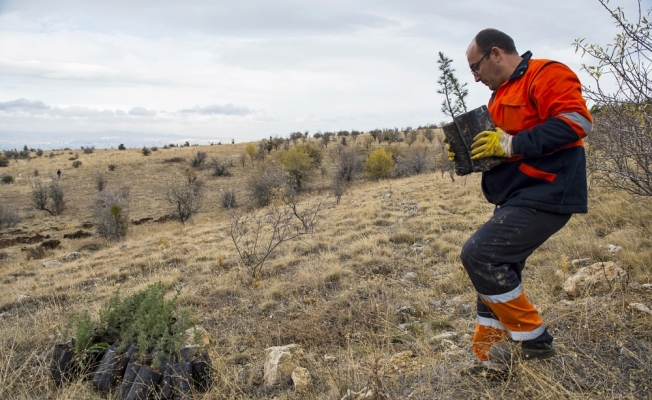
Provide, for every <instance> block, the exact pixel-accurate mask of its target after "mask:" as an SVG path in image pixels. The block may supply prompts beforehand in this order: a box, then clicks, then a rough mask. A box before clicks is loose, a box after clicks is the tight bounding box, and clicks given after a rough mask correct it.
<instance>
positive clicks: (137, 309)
mask: <svg viewBox="0 0 652 400" xmlns="http://www.w3.org/2000/svg"><path fill="white" fill-rule="evenodd" d="M165 293H166V290H165V288H164V287H163V286H162V285H161V284H160V283H158V284H154V285H150V286H148V287H147V288H145V289H143V290H141V291H139V292H137V293H135V294H133V295H131V296H128V297H126V298H124V299H120V296H119V292H116V293H115V295H114V297H113V298H112V299H111V301H110V302H109V304H108V306H107V308H106V309H104V310H102V311H101V312H100V321H99V323H96V322H94V321H93V320H92V319H91V318H90V316H89V315H88V314H83V315H73V316H72V317H71V318H70V320H69V323H68V324H67V327H66V329H64V334H68V333H72V335H71V336H73V339H72V340H70V341H69V342H66V343H63V344H57V345H55V347H54V352H53V359H52V365H51V373H52V378H53V379H54V381H55V383H56V384H57V385H61V384H63V383H65V382H70V381H72V380H75V379H79V378H84V379H88V380H92V383H93V385H94V386H95V387H97V388H98V389H99V390H100V391H102V392H107V393H109V392H110V393H116V391H118V390H119V399H121V400H144V399H148V398H155V399H189V398H191V397H192V392H193V391H198V392H205V391H207V390H208V388H209V387H210V385H211V371H212V366H211V361H210V358H209V356H208V352H207V350H206V347H203V346H201V345H198V344H197V342H199V341H200V340H198V339H197V337H193V336H198V335H199V334H200V332H202V331H199V330H195V329H193V328H192V326H193V322H192V320H193V315H194V313H193V312H192V310H190V309H181V310H176V309H175V308H176V307H175V302H176V298H177V297H176V296H174V298H172V299H170V300H165V299H164V296H165ZM177 295H178V292H177ZM193 332H195V334H194V335H193ZM66 337H68V336H66ZM109 343H111V344H110V345H109Z"/></svg>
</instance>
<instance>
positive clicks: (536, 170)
mask: <svg viewBox="0 0 652 400" xmlns="http://www.w3.org/2000/svg"><path fill="white" fill-rule="evenodd" d="M522 57H523V61H522V62H521V64H520V65H519V66H518V67H517V68H516V70H515V71H514V73H513V74H512V76H511V77H510V78H509V80H507V82H505V83H503V84H502V85H501V86H500V87H499V88H498V89H497V90H496V91H495V92H494V93H493V94H492V97H491V99H490V100H489V104H488V108H489V113H490V114H491V118H492V119H493V121H494V124H495V126H497V127H500V128H501V129H503V130H504V131H505V132H507V133H509V134H510V135H512V136H514V138H513V140H512V147H513V154H514V155H515V156H514V157H512V158H510V159H509V160H508V162H506V163H504V164H501V165H498V166H497V167H494V168H492V169H491V170H489V171H486V172H484V173H483V175H482V190H483V192H484V195H485V197H486V198H487V200H488V201H489V202H491V203H493V204H496V205H498V206H521V207H531V208H534V209H538V210H542V211H547V212H555V213H563V214H570V213H585V212H587V211H588V207H587V188H586V156H585V153H584V147H583V141H582V138H584V137H585V136H586V135H587V134H588V133H589V132H590V131H591V126H592V118H591V114H590V113H589V111H588V110H587V108H586V101H585V100H584V98H583V97H582V85H581V84H580V81H579V79H578V78H577V75H575V73H574V72H573V71H571V70H570V68H568V67H567V66H565V65H563V64H561V63H558V62H555V61H550V60H538V59H531V57H532V53H530V52H529V51H528V52H527V53H525V54H524V55H523V56H522Z"/></svg>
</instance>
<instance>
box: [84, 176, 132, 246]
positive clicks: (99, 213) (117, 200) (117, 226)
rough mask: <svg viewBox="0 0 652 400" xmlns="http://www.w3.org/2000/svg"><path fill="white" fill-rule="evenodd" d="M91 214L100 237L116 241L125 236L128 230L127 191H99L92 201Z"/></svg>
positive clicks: (108, 189)
mask: <svg viewBox="0 0 652 400" xmlns="http://www.w3.org/2000/svg"><path fill="white" fill-rule="evenodd" d="M91 212H92V213H93V218H94V220H95V229H96V231H97V234H98V235H100V237H103V238H105V239H110V240H116V239H120V238H122V237H124V236H126V235H127V230H128V228H129V190H128V189H122V190H120V191H115V190H112V189H110V188H107V189H105V190H103V191H101V192H100V193H99V194H98V195H97V196H95V199H94V200H93V204H92V206H91Z"/></svg>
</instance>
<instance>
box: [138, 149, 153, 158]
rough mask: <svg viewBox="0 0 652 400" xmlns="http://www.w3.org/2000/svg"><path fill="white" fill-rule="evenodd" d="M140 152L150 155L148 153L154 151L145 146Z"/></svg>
mask: <svg viewBox="0 0 652 400" xmlns="http://www.w3.org/2000/svg"><path fill="white" fill-rule="evenodd" d="M140 152H141V153H143V155H144V156H148V155H150V154H152V151H151V150H150V149H148V148H147V147H143V149H142V150H141V151H140Z"/></svg>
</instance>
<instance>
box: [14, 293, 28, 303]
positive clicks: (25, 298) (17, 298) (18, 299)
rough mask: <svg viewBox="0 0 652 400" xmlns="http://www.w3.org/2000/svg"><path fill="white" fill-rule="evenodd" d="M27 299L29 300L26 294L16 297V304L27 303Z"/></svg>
mask: <svg viewBox="0 0 652 400" xmlns="http://www.w3.org/2000/svg"><path fill="white" fill-rule="evenodd" d="M27 299H29V295H27V294H21V295H19V296H18V297H16V303H22V302H25V301H27Z"/></svg>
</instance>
